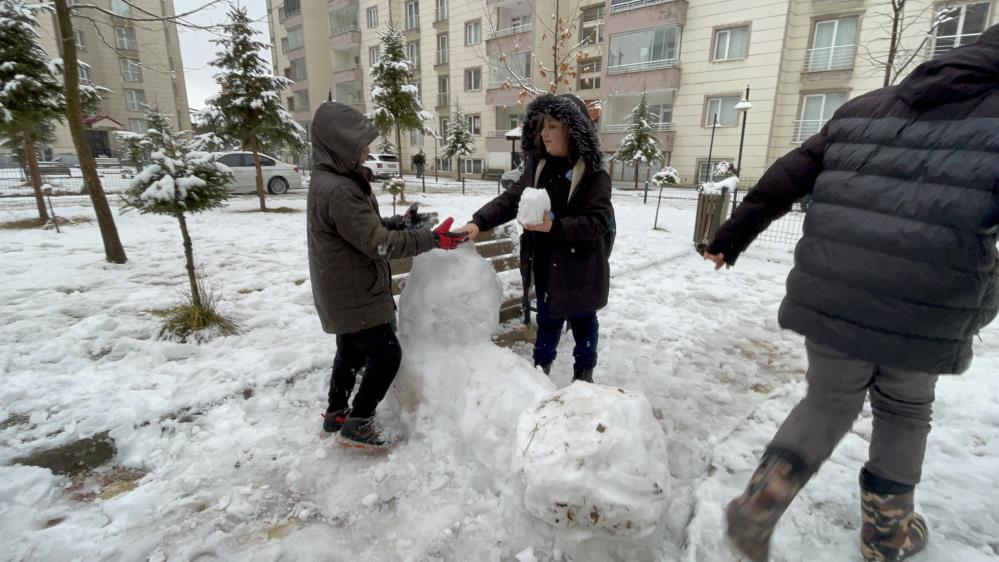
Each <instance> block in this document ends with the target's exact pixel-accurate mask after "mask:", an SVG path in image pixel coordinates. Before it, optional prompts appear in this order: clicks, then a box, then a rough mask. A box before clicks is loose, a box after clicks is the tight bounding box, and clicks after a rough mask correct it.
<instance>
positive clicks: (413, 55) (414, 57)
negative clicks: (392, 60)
mask: <svg viewBox="0 0 999 562" xmlns="http://www.w3.org/2000/svg"><path fill="white" fill-rule="evenodd" d="M406 58H407V59H409V61H410V62H412V63H413V68H414V69H416V70H419V68H420V42H419V41H410V42H409V43H406Z"/></svg>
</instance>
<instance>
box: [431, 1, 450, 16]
mask: <svg viewBox="0 0 999 562" xmlns="http://www.w3.org/2000/svg"><path fill="white" fill-rule="evenodd" d="M447 2H448V0H437V1H436V4H434V21H447V16H448V5H447Z"/></svg>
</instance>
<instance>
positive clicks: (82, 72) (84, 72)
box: [76, 61, 93, 84]
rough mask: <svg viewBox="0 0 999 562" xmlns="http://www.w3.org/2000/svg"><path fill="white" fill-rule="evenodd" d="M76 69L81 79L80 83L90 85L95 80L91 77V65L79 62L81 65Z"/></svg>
mask: <svg viewBox="0 0 999 562" xmlns="http://www.w3.org/2000/svg"><path fill="white" fill-rule="evenodd" d="M76 68H77V71H78V72H77V75H78V76H79V77H80V82H83V83H85V84H89V83H90V82H92V81H93V79H92V78H91V75H90V65H89V64H87V63H85V62H83V61H79V63H78V64H77V67H76Z"/></svg>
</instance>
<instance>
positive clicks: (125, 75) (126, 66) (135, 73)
mask: <svg viewBox="0 0 999 562" xmlns="http://www.w3.org/2000/svg"><path fill="white" fill-rule="evenodd" d="M118 68H119V69H121V79H122V80H124V81H125V82H142V67H141V66H139V61H137V60H133V59H124V58H122V59H118Z"/></svg>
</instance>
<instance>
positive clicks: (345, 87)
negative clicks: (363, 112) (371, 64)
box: [334, 80, 364, 105]
mask: <svg viewBox="0 0 999 562" xmlns="http://www.w3.org/2000/svg"><path fill="white" fill-rule="evenodd" d="M362 90H363V88H362V87H361V81H360V80H351V81H349V82H337V84H336V90H335V92H334V93H335V95H336V100H337V101H338V102H340V103H345V104H347V105H359V104H362V103H364V92H363V91H362Z"/></svg>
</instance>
